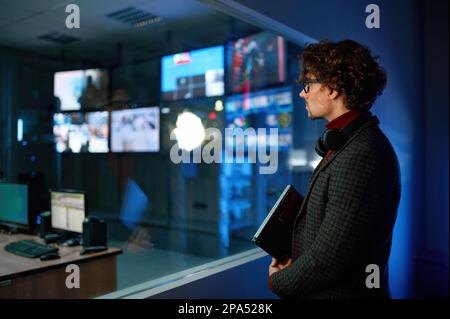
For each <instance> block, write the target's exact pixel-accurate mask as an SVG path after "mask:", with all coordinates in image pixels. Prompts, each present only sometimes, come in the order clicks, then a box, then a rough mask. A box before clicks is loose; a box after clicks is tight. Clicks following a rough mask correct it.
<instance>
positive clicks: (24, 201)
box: [0, 183, 28, 225]
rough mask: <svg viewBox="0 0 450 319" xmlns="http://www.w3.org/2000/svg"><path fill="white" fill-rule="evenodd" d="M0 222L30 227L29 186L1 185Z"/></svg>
mask: <svg viewBox="0 0 450 319" xmlns="http://www.w3.org/2000/svg"><path fill="white" fill-rule="evenodd" d="M0 203H1V205H0V222H7V223H8V222H9V223H14V224H21V225H28V186H27V185H21V184H7V183H0Z"/></svg>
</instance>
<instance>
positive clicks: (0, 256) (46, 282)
mask: <svg viewBox="0 0 450 319" xmlns="http://www.w3.org/2000/svg"><path fill="white" fill-rule="evenodd" d="M22 239H33V240H35V241H37V242H41V243H43V241H42V240H41V239H40V238H39V237H37V236H31V235H22V234H20V235H6V234H0V299H6V298H8V299H14V298H93V297H97V296H100V295H103V294H106V293H110V292H113V291H115V290H116V289H117V288H116V284H117V282H116V256H117V255H118V254H120V253H121V250H120V249H118V248H109V249H108V250H105V251H102V252H98V253H93V254H88V255H80V249H81V247H80V246H77V247H65V246H58V248H59V251H58V253H59V255H60V256H61V258H60V259H54V260H49V261H41V260H40V259H39V258H26V257H21V256H18V255H15V254H12V253H10V252H7V251H6V250H5V249H4V247H5V246H6V245H7V244H8V243H10V242H13V241H17V240H22ZM69 264H76V265H78V266H79V269H80V288H72V289H69V288H67V287H66V278H67V277H68V276H69V275H70V274H71V273H69V272H68V273H66V266H67V265H69Z"/></svg>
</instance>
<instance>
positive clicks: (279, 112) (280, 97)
mask: <svg viewBox="0 0 450 319" xmlns="http://www.w3.org/2000/svg"><path fill="white" fill-rule="evenodd" d="M292 103H293V102H292V92H291V88H290V87H286V88H280V89H272V90H264V91H259V92H255V93H249V94H239V95H235V96H230V97H228V98H227V100H226V102H225V126H226V127H227V128H241V129H242V130H245V129H247V128H253V129H255V131H256V132H257V130H258V128H265V129H266V133H267V134H269V130H270V128H277V129H278V138H277V139H273V138H271V139H269V141H270V142H271V143H272V142H275V141H277V143H278V148H279V149H280V150H283V149H288V148H290V146H291V145H292V108H293V106H292ZM259 138H262V137H261V136H260V137H259ZM236 142H237V143H239V141H236ZM241 142H242V143H243V141H241ZM225 143H226V144H225V145H226V146H227V147H228V148H230V147H231V148H233V140H232V139H230V140H227V141H225ZM248 143H256V141H252V140H251V138H250V139H249V140H248Z"/></svg>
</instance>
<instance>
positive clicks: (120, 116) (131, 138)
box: [111, 107, 159, 152]
mask: <svg viewBox="0 0 450 319" xmlns="http://www.w3.org/2000/svg"><path fill="white" fill-rule="evenodd" d="M111 151H112V152H158V151H159V107H143V108H137V109H128V110H117V111H112V112H111Z"/></svg>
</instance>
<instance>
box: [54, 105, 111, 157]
mask: <svg viewBox="0 0 450 319" xmlns="http://www.w3.org/2000/svg"><path fill="white" fill-rule="evenodd" d="M108 119H109V114H108V112H106V111H105V112H87V113H80V112H74V113H57V114H54V115H53V135H54V138H55V144H56V151H57V152H60V153H62V152H69V153H106V152H108V151H109V148H108V135H109V126H108Z"/></svg>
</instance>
